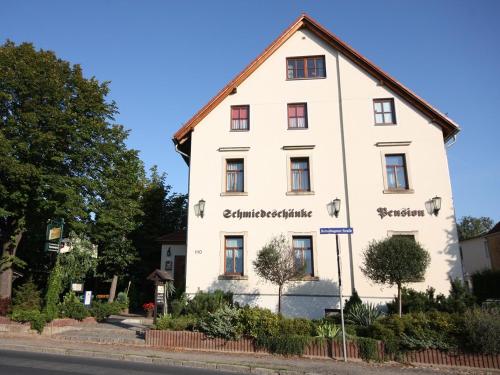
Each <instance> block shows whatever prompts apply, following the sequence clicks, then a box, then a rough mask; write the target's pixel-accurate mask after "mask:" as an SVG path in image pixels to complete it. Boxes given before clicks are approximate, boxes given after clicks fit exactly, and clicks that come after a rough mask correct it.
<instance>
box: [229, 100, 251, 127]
mask: <svg viewBox="0 0 500 375" xmlns="http://www.w3.org/2000/svg"><path fill="white" fill-rule="evenodd" d="M249 117H250V107H249V106H248V105H233V106H231V130H234V131H242V130H248V129H249V128H250V121H249Z"/></svg>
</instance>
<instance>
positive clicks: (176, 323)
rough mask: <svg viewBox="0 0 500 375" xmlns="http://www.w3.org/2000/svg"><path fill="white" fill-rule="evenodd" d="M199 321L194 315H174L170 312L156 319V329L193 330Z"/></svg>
mask: <svg viewBox="0 0 500 375" xmlns="http://www.w3.org/2000/svg"><path fill="white" fill-rule="evenodd" d="M197 322H198V320H197V319H196V317H195V316H193V315H183V316H179V317H173V316H172V315H170V314H164V315H162V316H160V317H159V318H158V319H157V320H156V325H155V329H161V330H168V331H186V330H189V331H191V330H193V329H194V328H195V327H196V325H197Z"/></svg>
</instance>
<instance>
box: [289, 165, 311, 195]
mask: <svg viewBox="0 0 500 375" xmlns="http://www.w3.org/2000/svg"><path fill="white" fill-rule="evenodd" d="M290 172H291V173H290V175H291V191H294V192H303V191H311V183H310V178H309V158H291V159H290Z"/></svg>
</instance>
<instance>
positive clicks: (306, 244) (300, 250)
mask: <svg viewBox="0 0 500 375" xmlns="http://www.w3.org/2000/svg"><path fill="white" fill-rule="evenodd" d="M292 245H293V251H294V254H295V266H296V267H297V268H302V267H305V271H304V273H305V275H306V276H314V274H313V256H312V252H313V248H312V237H311V236H293V238H292Z"/></svg>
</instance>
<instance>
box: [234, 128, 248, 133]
mask: <svg viewBox="0 0 500 375" xmlns="http://www.w3.org/2000/svg"><path fill="white" fill-rule="evenodd" d="M229 131H230V132H234V133H244V132H249V131H250V129H229Z"/></svg>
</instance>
